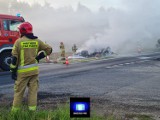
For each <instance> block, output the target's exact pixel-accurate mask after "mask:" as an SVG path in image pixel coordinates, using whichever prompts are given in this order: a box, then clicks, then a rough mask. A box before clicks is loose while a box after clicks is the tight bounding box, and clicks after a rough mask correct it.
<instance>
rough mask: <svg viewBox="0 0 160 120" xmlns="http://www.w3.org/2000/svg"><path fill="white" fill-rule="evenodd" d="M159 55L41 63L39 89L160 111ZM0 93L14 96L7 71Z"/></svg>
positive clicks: (1, 77) (1, 76) (0, 78)
mask: <svg viewBox="0 0 160 120" xmlns="http://www.w3.org/2000/svg"><path fill="white" fill-rule="evenodd" d="M159 57H160V53H154V54H149V55H142V56H130V57H119V58H113V59H108V60H100V61H93V62H87V63H77V64H70V65H68V66H67V65H60V64H52V63H46V64H40V65H39V66H40V88H39V92H40V93H43V94H44V93H47V94H48V95H56V96H58V97H62V96H68V97H69V96H81V97H84V96H87V97H90V98H91V99H93V100H94V102H95V101H98V102H99V104H100V105H101V107H103V109H104V106H107V107H114V108H115V109H116V108H120V109H125V110H129V111H134V112H139V111H141V112H146V113H153V114H159V113H160V112H159V111H160V87H159V85H160V74H159V73H160V61H158V60H156V58H159ZM0 94H1V95H5V97H6V96H7V97H8V98H12V95H13V81H12V80H11V79H10V75H9V73H8V72H6V73H0ZM7 97H6V98H7ZM48 97H49V96H48Z"/></svg>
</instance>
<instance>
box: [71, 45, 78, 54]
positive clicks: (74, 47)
mask: <svg viewBox="0 0 160 120" xmlns="http://www.w3.org/2000/svg"><path fill="white" fill-rule="evenodd" d="M76 51H77V46H76V44H74V45H73V47H72V52H73V54H75V53H76Z"/></svg>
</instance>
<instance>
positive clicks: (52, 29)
mask: <svg viewBox="0 0 160 120" xmlns="http://www.w3.org/2000/svg"><path fill="white" fill-rule="evenodd" d="M159 6H160V0H17V1H16V0H0V13H1V14H2V13H3V14H12V15H15V14H16V13H21V14H22V16H23V17H24V18H25V20H26V21H29V22H31V23H32V25H33V27H34V33H35V34H36V35H37V36H39V38H40V39H42V40H43V41H46V42H47V43H49V44H50V45H52V46H53V47H54V50H55V51H58V50H59V43H60V42H61V41H63V42H64V43H65V45H66V48H67V50H71V47H72V45H73V44H74V43H75V44H77V45H78V48H81V49H87V50H90V51H94V50H95V49H97V50H99V49H101V48H105V47H107V46H110V47H111V49H112V50H113V51H114V52H117V53H120V52H133V51H134V52H135V51H136V50H137V48H138V47H139V46H140V47H142V49H143V50H146V49H153V48H154V47H155V44H156V42H157V39H158V38H160V27H159V26H160V12H159V11H160V7H159Z"/></svg>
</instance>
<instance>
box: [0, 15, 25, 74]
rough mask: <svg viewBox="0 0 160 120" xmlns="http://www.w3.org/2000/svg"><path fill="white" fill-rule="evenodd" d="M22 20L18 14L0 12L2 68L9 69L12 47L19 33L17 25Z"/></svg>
mask: <svg viewBox="0 0 160 120" xmlns="http://www.w3.org/2000/svg"><path fill="white" fill-rule="evenodd" d="M22 22H24V19H23V17H21V16H20V15H17V16H12V15H3V14H0V68H1V69H2V70H5V71H8V70H9V64H10V61H11V51H12V47H13V44H14V42H15V41H16V40H17V38H18V37H19V35H20V34H19V32H18V29H17V26H18V25H19V24H20V23H22Z"/></svg>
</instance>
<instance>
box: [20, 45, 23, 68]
mask: <svg viewBox="0 0 160 120" xmlns="http://www.w3.org/2000/svg"><path fill="white" fill-rule="evenodd" d="M20 56H21V66H24V49H23V48H22V49H21V55H20Z"/></svg>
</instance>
